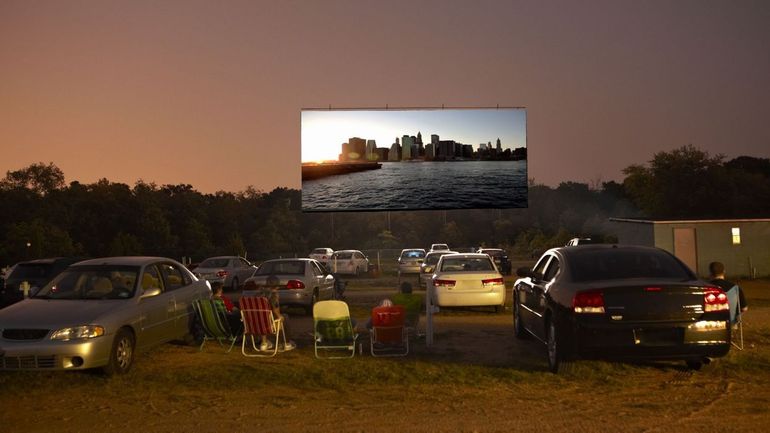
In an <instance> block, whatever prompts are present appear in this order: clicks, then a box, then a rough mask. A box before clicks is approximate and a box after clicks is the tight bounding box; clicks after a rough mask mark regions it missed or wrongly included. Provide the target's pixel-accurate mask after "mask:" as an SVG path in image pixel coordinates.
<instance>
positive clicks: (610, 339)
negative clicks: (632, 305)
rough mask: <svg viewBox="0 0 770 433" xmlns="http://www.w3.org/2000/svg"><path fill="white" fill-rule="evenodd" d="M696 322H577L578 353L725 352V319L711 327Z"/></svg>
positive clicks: (660, 356)
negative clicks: (632, 323) (611, 324)
mask: <svg viewBox="0 0 770 433" xmlns="http://www.w3.org/2000/svg"><path fill="white" fill-rule="evenodd" d="M696 323H698V324H700V323H703V322H696ZM696 323H693V322H681V323H667V324H635V325H625V324H624V325H622V326H586V325H581V326H579V327H578V328H577V340H576V341H578V342H579V346H578V352H579V354H580V355H581V356H583V357H605V358H628V359H657V360H665V359H690V358H699V357H700V358H702V357H720V356H724V355H726V354H727V353H728V352H729V350H730V337H731V336H730V329H729V324H728V323H727V322H724V321H721V322H720V321H712V322H709V323H710V324H712V326H711V327H704V326H698V325H697V324H696ZM720 323H722V324H724V326H722V325H719V324H720ZM714 325H715V326H714Z"/></svg>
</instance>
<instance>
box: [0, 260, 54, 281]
mask: <svg viewBox="0 0 770 433" xmlns="http://www.w3.org/2000/svg"><path fill="white" fill-rule="evenodd" d="M51 267H52V265H50V264H42V263H35V264H32V263H20V264H18V265H16V267H15V268H14V269H13V272H11V273H10V274H9V275H8V279H9V280H39V279H43V278H46V277H48V275H49V274H50V273H51Z"/></svg>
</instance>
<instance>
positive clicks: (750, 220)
mask: <svg viewBox="0 0 770 433" xmlns="http://www.w3.org/2000/svg"><path fill="white" fill-rule="evenodd" d="M610 221H612V222H621V223H639V224H682V223H688V224H695V223H698V224H702V223H756V222H765V223H766V222H770V218H707V219H671V218H610Z"/></svg>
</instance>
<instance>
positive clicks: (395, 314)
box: [369, 305, 409, 356]
mask: <svg viewBox="0 0 770 433" xmlns="http://www.w3.org/2000/svg"><path fill="white" fill-rule="evenodd" d="M405 320H406V311H405V309H404V306H403V305H393V306H391V307H375V308H373V309H372V333H371V337H370V338H369V349H370V351H371V353H372V356H405V355H406V354H408V353H409V338H408V333H407V330H406V327H405V326H404V323H405Z"/></svg>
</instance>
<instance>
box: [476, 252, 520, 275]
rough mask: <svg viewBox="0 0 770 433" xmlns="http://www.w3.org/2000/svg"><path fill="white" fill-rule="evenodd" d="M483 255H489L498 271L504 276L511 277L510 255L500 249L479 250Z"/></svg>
mask: <svg viewBox="0 0 770 433" xmlns="http://www.w3.org/2000/svg"><path fill="white" fill-rule="evenodd" d="M477 252H478V253H481V254H488V255H489V257H492V261H493V262H495V266H497V270H498V271H500V273H501V274H503V275H511V271H512V270H511V262H510V260H508V253H507V252H506V251H505V250H503V249H500V248H479V250H478V251H477Z"/></svg>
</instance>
